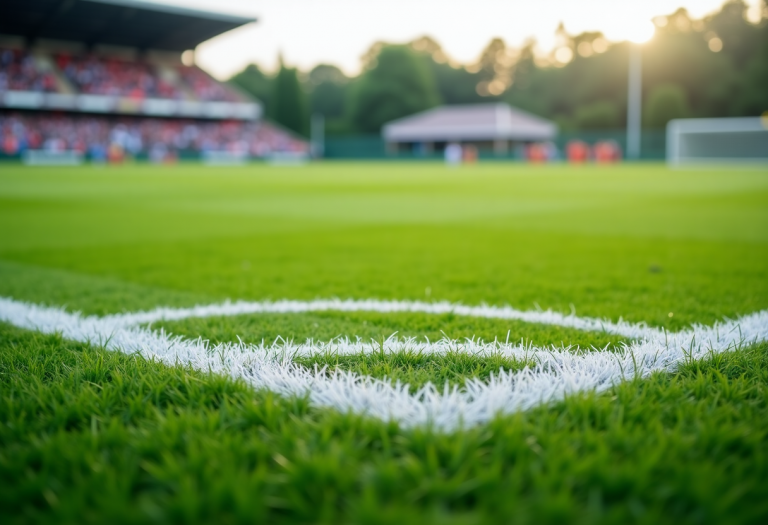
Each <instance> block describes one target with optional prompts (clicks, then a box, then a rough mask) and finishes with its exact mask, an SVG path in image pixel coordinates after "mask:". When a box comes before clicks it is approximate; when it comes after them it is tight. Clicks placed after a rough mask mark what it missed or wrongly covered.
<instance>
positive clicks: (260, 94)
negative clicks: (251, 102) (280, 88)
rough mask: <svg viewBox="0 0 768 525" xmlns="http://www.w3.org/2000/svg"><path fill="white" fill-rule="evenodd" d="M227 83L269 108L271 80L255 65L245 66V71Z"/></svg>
mask: <svg viewBox="0 0 768 525" xmlns="http://www.w3.org/2000/svg"><path fill="white" fill-rule="evenodd" d="M229 82H230V83H231V84H234V85H235V86H237V87H238V88H240V89H242V90H243V91H245V92H246V93H248V94H250V95H252V96H253V97H254V98H256V99H257V100H259V101H261V102H262V103H263V104H264V106H265V107H269V106H270V99H271V98H272V78H271V77H269V76H267V75H266V74H265V73H264V72H263V71H262V70H261V69H259V66H257V65H256V64H249V65H247V66H246V67H245V69H243V70H242V71H241V72H239V73H237V74H235V75H234V76H233V77H232V78H230V79H229Z"/></svg>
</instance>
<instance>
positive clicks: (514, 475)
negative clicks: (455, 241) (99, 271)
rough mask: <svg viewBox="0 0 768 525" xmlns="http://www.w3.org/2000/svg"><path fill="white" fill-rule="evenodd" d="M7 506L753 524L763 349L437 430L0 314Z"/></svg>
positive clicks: (0, 456) (122, 513) (0, 498)
mask: <svg viewBox="0 0 768 525" xmlns="http://www.w3.org/2000/svg"><path fill="white" fill-rule="evenodd" d="M0 392H1V393H2V395H1V396H0V484H2V487H3V490H2V491H0V520H2V521H3V523H8V524H12V525H13V524H16V523H19V524H21V523H84V524H88V523H146V522H149V521H156V522H183V523H212V522H216V523H254V522H258V523H277V522H279V523H400V524H404V525H407V524H417V523H418V524H421V523H508V522H515V523H523V524H526V523H553V524H554V523H564V522H568V523H606V524H607V523H621V524H624V523H675V524H679V523H686V524H687V523H691V524H693V523H697V524H708V523H713V524H714V523H726V522H727V523H732V524H737V525H739V524H757V523H762V522H763V521H764V518H765V516H766V514H768V503H766V502H768V486H767V485H766V483H765V479H766V478H767V477H768V466H767V465H768V461H767V460H768V458H767V456H766V441H767V440H768V423H767V422H768V408H767V407H766V403H765V399H766V396H767V395H768V347H766V346H765V345H762V346H757V347H751V348H745V349H742V350H739V351H737V352H734V353H731V354H726V355H721V356H717V357H715V358H713V359H711V360H709V361H706V362H698V363H691V364H687V365H684V366H682V367H681V369H680V371H679V372H678V373H677V374H673V375H669V376H666V375H654V376H652V377H649V378H647V379H646V380H642V381H640V380H638V381H633V382H629V383H624V384H621V385H618V386H616V387H615V388H614V389H612V390H611V391H609V392H607V393H606V394H603V395H580V396H573V397H571V398H569V399H567V400H565V401H563V402H561V403H557V404H555V405H552V406H546V407H542V408H539V409H535V410H532V411H530V412H526V413H522V414H517V415H514V416H508V417H502V418H497V419H496V420H494V421H492V422H491V423H489V424H488V425H485V426H483V427H480V428H476V429H469V430H465V431H459V432H456V433H452V434H447V435H445V434H440V433H437V432H434V431H431V430H429V429H417V430H403V429H400V428H398V427H397V425H394V424H387V423H382V422H379V421H372V420H368V419H366V418H364V417H360V416H354V415H349V414H340V413H337V412H334V411H331V410H320V409H315V408H311V407H310V406H309V404H308V402H307V400H305V399H280V398H277V397H276V396H274V395H271V394H269V393H267V392H253V391H252V390H251V389H250V388H248V387H247V386H246V385H245V384H243V383H241V382H234V381H231V380H229V379H227V378H222V377H216V376H211V375H208V374H204V373H200V372H195V371H193V370H187V369H183V368H180V367H164V366H162V365H159V364H156V363H151V362H148V361H145V360H143V359H141V358H137V357H133V356H125V355H122V354H117V353H111V352H106V351H103V350H98V349H94V348H91V347H88V346H87V345H82V344H75V343H71V342H68V341H65V340H62V339H61V338H59V337H56V336H41V335H36V334H31V333H29V332H25V331H22V330H18V329H14V328H10V327H8V326H7V325H4V324H0Z"/></svg>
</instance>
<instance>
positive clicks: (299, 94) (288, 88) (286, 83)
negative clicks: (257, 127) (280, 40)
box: [267, 61, 309, 136]
mask: <svg viewBox="0 0 768 525" xmlns="http://www.w3.org/2000/svg"><path fill="white" fill-rule="evenodd" d="M270 100H271V103H270V105H269V106H268V107H267V113H268V115H269V116H270V117H271V118H272V119H273V120H274V121H275V122H277V123H278V124H282V125H283V126H285V127H286V128H288V129H289V130H291V131H294V132H296V133H298V134H300V135H304V136H308V133H309V129H308V128H309V115H308V113H307V101H306V95H305V93H304V90H303V88H302V87H301V84H300V83H299V77H298V72H297V71H296V69H293V68H289V67H286V66H285V65H284V64H283V63H282V61H281V63H280V71H278V73H277V76H276V77H275V79H274V80H273V81H272V96H271V98H270Z"/></svg>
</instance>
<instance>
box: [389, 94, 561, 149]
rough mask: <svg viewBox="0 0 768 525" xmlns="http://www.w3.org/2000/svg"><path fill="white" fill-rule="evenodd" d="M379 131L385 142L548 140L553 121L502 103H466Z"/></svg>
mask: <svg viewBox="0 0 768 525" xmlns="http://www.w3.org/2000/svg"><path fill="white" fill-rule="evenodd" d="M382 134H383V136H384V139H385V140H386V141H387V142H451V141H486V140H500V139H511V140H549V139H552V138H554V137H555V135H557V124H555V123H554V122H552V121H549V120H546V119H543V118H541V117H537V116H536V115H532V114H530V113H527V112H525V111H522V110H520V109H517V108H513V107H512V106H510V105H508V104H504V103H490V104H467V105H460V106H441V107H438V108H435V109H430V110H427V111H423V112H421V113H417V114H415V115H411V116H409V117H404V118H401V119H397V120H393V121H392V122H389V123H388V124H386V125H385V126H384V128H383V130H382Z"/></svg>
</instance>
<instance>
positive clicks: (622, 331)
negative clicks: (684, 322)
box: [106, 299, 663, 339]
mask: <svg viewBox="0 0 768 525" xmlns="http://www.w3.org/2000/svg"><path fill="white" fill-rule="evenodd" d="M326 311H338V312H381V313H395V312H418V313H426V314H437V315H440V314H449V313H450V314H453V315H459V316H466V317H484V318H488V319H510V320H519V321H524V322H527V323H540V324H547V325H555V326H563V327H567V328H575V329H577V330H585V331H590V332H606V333H610V334H616V335H621V336H624V337H627V338H630V339H641V338H652V337H655V338H658V337H663V332H662V331H661V330H659V329H657V328H651V327H649V326H647V325H646V324H645V323H628V322H626V321H623V320H621V319H620V320H619V321H618V322H615V323H614V322H611V321H607V320H603V319H594V318H590V317H576V316H575V315H573V314H571V315H563V314H561V313H558V312H553V311H552V310H546V311H524V310H517V309H515V308H512V307H510V306H489V305H481V306H467V305H463V304H460V303H449V302H446V301H443V302H435V303H425V302H420V301H380V300H375V299H362V300H353V299H347V300H340V299H316V300H314V301H294V300H287V299H284V300H281V301H274V302H272V301H237V302H224V303H220V304H211V305H205V306H194V307H192V308H167V307H161V308H156V309H154V310H150V311H147V312H136V313H126V314H116V315H110V316H108V317H107V318H106V319H109V321H110V322H113V323H115V324H116V325H120V326H136V325H140V324H148V323H153V322H156V321H176V320H180V319H187V318H190V317H217V316H233V315H243V314H255V313H302V312H326Z"/></svg>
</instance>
